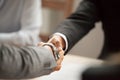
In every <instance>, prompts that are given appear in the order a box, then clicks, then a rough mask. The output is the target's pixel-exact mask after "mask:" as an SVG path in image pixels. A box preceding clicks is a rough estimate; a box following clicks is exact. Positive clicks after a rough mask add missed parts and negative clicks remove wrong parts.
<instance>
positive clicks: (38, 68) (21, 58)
mask: <svg viewBox="0 0 120 80" xmlns="http://www.w3.org/2000/svg"><path fill="white" fill-rule="evenodd" d="M55 66H56V61H55V59H54V57H53V55H52V52H51V51H49V50H47V49H46V48H44V47H15V46H10V45H5V44H0V79H23V78H34V77H39V76H42V75H46V74H49V73H51V72H52V68H53V67H55Z"/></svg>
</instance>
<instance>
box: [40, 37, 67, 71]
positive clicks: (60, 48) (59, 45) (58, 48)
mask: <svg viewBox="0 0 120 80" xmlns="http://www.w3.org/2000/svg"><path fill="white" fill-rule="evenodd" d="M38 46H42V47H46V48H48V49H50V50H51V51H52V53H53V56H54V58H55V60H56V63H57V66H56V67H54V68H53V71H58V70H60V69H61V63H62V61H63V59H64V53H65V52H64V48H65V41H64V40H63V38H62V37H61V36H58V35H54V36H53V37H52V38H50V39H49V40H48V42H46V43H44V42H40V43H39V44H38Z"/></svg>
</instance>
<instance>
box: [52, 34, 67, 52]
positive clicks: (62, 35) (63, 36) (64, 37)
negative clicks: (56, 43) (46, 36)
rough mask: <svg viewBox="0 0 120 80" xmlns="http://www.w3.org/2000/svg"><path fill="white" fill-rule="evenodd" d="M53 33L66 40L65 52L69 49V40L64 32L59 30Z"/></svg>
mask: <svg viewBox="0 0 120 80" xmlns="http://www.w3.org/2000/svg"><path fill="white" fill-rule="evenodd" d="M53 35H59V36H61V37H62V38H63V39H64V40H65V52H66V51H67V49H68V40H67V38H66V36H65V35H64V34H62V33H59V32H57V33H55V34H53Z"/></svg>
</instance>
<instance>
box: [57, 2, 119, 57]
mask: <svg viewBox="0 0 120 80" xmlns="http://www.w3.org/2000/svg"><path fill="white" fill-rule="evenodd" d="M119 7H120V0H83V1H82V2H81V3H80V4H79V6H78V8H77V9H76V11H75V12H74V13H73V14H71V16H69V17H68V18H67V19H65V20H64V21H63V22H62V23H61V24H60V25H59V26H58V29H57V32H60V33H62V34H64V35H65V36H66V37H67V39H68V45H69V46H68V51H69V50H70V49H71V48H72V47H73V45H75V44H76V43H77V42H78V41H79V40H80V39H82V38H83V36H85V35H86V34H87V33H88V32H89V31H90V30H91V29H93V28H94V26H95V23H96V22H98V21H101V22H102V29H103V31H104V35H105V41H104V47H103V51H102V54H101V56H100V58H102V57H104V56H108V54H110V53H113V52H117V51H119V50H120V36H119V35H120V8H119Z"/></svg>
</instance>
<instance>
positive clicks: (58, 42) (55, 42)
mask: <svg viewBox="0 0 120 80" xmlns="http://www.w3.org/2000/svg"><path fill="white" fill-rule="evenodd" d="M48 42H50V43H53V44H54V45H55V46H56V47H57V48H58V47H62V44H61V42H60V40H59V37H57V36H54V37H52V38H51V39H50V40H49V41H48Z"/></svg>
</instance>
